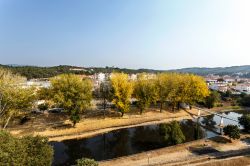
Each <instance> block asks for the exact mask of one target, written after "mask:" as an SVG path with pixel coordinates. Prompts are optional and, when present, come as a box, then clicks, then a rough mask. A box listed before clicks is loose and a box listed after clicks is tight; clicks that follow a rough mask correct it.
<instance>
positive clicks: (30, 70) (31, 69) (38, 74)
mask: <svg viewBox="0 0 250 166" xmlns="http://www.w3.org/2000/svg"><path fill="white" fill-rule="evenodd" d="M0 67H3V68H7V69H10V70H12V71H13V72H14V73H18V74H21V75H23V76H25V77H27V78H28V79H31V78H49V77H53V76H56V75H58V74H63V73H74V74H85V75H91V74H95V73H99V72H104V73H111V72H114V71H115V72H124V73H128V74H133V73H143V72H145V73H160V72H181V73H194V74H198V75H202V76H204V75H208V74H217V75H231V76H236V75H238V76H240V77H246V78H250V65H245V66H232V67H215V68H205V67H204V68H203V67H201V68H200V67H192V68H183V69H176V70H153V69H127V68H118V67H77V66H67V65H60V66H52V67H39V66H20V65H0ZM72 69H73V70H72Z"/></svg>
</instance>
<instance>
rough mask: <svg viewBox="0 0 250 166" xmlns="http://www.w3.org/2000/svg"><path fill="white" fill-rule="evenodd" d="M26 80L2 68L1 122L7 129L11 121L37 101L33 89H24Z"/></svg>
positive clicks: (0, 76)
mask: <svg viewBox="0 0 250 166" xmlns="http://www.w3.org/2000/svg"><path fill="white" fill-rule="evenodd" d="M24 82H25V78H23V77H21V76H19V75H16V74H13V73H11V72H10V71H8V70H5V69H1V68H0V120H1V122H2V125H3V128H6V127H7V125H8V123H9V121H10V119H11V118H12V117H14V116H16V115H18V114H19V113H20V112H24V111H27V110H29V109H30V108H31V107H32V106H33V102H34V101H35V94H34V89H33V88H23V87H22V85H23V83H24Z"/></svg>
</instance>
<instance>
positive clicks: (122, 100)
mask: <svg viewBox="0 0 250 166" xmlns="http://www.w3.org/2000/svg"><path fill="white" fill-rule="evenodd" d="M110 81H111V85H112V92H113V94H112V98H113V100H112V102H113V103H114V104H115V106H116V108H117V109H118V111H119V112H121V113H122V116H123V114H124V113H125V112H128V111H129V110H130V108H129V107H130V99H131V96H132V93H133V83H132V82H131V81H129V78H128V75H127V74H124V73H112V75H111V78H110Z"/></svg>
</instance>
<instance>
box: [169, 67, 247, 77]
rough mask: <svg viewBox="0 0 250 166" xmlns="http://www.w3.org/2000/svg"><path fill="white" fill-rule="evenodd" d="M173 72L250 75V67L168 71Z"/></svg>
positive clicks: (196, 68)
mask: <svg viewBox="0 0 250 166" xmlns="http://www.w3.org/2000/svg"><path fill="white" fill-rule="evenodd" d="M168 71H171V72H182V73H194V74H198V75H207V74H218V75H241V76H243V75H249V73H250V65H244V66H231V67H214V68H207V67H191V68H183V69H176V70H168Z"/></svg>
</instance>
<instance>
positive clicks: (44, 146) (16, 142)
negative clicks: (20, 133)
mask: <svg viewBox="0 0 250 166" xmlns="http://www.w3.org/2000/svg"><path fill="white" fill-rule="evenodd" d="M52 160H53V148H52V147H51V146H50V145H49V144H48V139H47V138H44V137H40V136H36V137H31V136H25V137H22V138H16V137H13V136H12V135H10V134H9V133H7V132H5V131H0V165H27V166H44V165H51V164H52Z"/></svg>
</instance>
